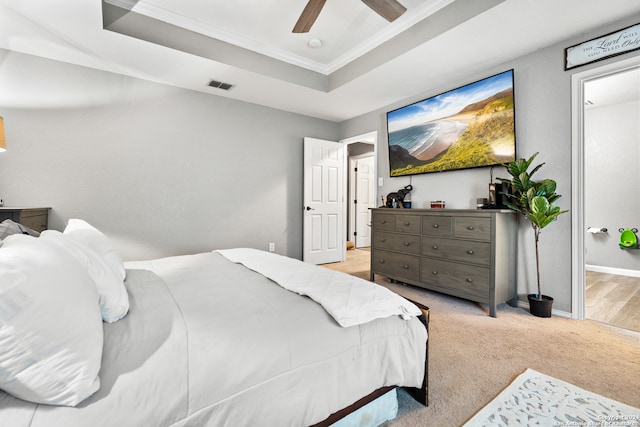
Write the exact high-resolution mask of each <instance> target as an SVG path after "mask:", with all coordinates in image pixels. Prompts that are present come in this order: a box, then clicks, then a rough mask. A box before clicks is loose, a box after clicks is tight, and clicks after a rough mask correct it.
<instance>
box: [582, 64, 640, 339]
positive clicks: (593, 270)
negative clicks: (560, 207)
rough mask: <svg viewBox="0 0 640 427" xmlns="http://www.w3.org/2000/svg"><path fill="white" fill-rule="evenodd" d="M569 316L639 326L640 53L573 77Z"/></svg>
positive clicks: (628, 327)
mask: <svg viewBox="0 0 640 427" xmlns="http://www.w3.org/2000/svg"><path fill="white" fill-rule="evenodd" d="M572 92H573V93H572V98H573V99H572V102H573V103H572V109H573V141H572V144H573V147H572V149H573V177H572V178H573V199H572V208H573V209H572V212H573V213H572V215H573V227H574V228H573V230H572V235H573V244H574V247H575V248H576V249H577V250H575V251H574V259H573V260H572V262H573V265H572V270H573V272H572V273H573V309H572V312H573V317H574V318H577V319H585V318H588V319H593V320H598V321H601V322H605V323H609V324H611V325H615V326H619V327H624V328H627V329H633V330H640V316H639V315H638V314H637V313H638V312H639V311H638V308H639V307H640V250H636V251H633V250H624V249H620V247H619V244H618V243H619V242H618V240H619V236H620V233H619V231H618V230H619V229H620V228H633V227H636V228H637V227H640V219H639V217H638V212H640V197H638V196H639V195H640V186H639V185H640V184H639V183H638V181H639V178H640V172H639V171H640V169H639V168H638V164H639V162H640V125H639V124H638V123H639V122H640V121H639V120H638V119H639V118H640V57H636V58H630V59H628V60H625V61H620V62H617V63H613V64H609V65H606V66H603V67H598V68H595V69H592V70H589V71H585V72H582V73H578V74H575V75H573V76H572Z"/></svg>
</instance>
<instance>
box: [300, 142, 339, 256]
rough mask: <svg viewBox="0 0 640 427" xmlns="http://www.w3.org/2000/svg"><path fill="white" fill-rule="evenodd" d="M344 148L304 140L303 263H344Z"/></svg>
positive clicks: (334, 143)
mask: <svg viewBox="0 0 640 427" xmlns="http://www.w3.org/2000/svg"><path fill="white" fill-rule="evenodd" d="M344 161H345V160H344V144H341V143H338V142H333V141H324V140H321V139H314V138H305V139H304V214H303V242H302V259H303V260H304V261H305V262H310V263H312V264H326V263H329V262H340V261H344V256H345V251H346V247H345V241H346V236H345V233H344V168H345V166H344Z"/></svg>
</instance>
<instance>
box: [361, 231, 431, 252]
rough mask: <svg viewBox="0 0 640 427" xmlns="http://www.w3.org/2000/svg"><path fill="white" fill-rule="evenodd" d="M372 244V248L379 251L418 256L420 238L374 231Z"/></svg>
mask: <svg viewBox="0 0 640 427" xmlns="http://www.w3.org/2000/svg"><path fill="white" fill-rule="evenodd" d="M372 243H373V246H374V247H376V248H380V249H386V250H389V251H397V252H404V253H407V254H412V255H419V254H420V236H414V235H411V234H396V233H391V232H386V231H376V232H375V234H374V238H373V242H372Z"/></svg>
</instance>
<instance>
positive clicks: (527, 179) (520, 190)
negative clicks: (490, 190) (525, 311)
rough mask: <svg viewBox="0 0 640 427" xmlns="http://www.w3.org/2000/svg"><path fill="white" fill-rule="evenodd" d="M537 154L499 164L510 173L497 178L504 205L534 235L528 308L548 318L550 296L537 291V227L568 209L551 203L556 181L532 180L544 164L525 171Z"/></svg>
mask: <svg viewBox="0 0 640 427" xmlns="http://www.w3.org/2000/svg"><path fill="white" fill-rule="evenodd" d="M537 155H538V153H535V154H534V155H533V156H531V157H530V158H529V159H518V160H515V161H513V162H510V163H505V164H503V166H504V167H505V168H506V169H507V172H509V175H511V179H505V178H498V179H499V180H500V181H502V182H503V183H506V184H507V186H506V187H507V188H508V189H509V190H507V191H505V192H503V193H502V194H504V195H505V196H506V200H505V201H504V204H505V205H506V206H507V207H509V208H510V209H512V210H514V211H517V212H520V213H521V214H522V215H524V217H525V218H527V219H528V220H529V221H530V222H531V226H532V227H533V233H534V235H535V244H536V272H537V279H538V293H537V294H529V295H527V297H528V300H529V309H530V311H531V314H533V315H534V316H538V317H551V306H552V304H553V298H552V297H550V296H547V295H542V292H541V290H540V252H539V245H538V243H539V241H540V232H541V230H542V229H543V228H545V227H546V226H548V225H549V224H551V223H552V222H553V221H555V219H556V218H557V217H558V216H559V215H561V214H563V213H565V212H568V210H564V211H563V210H560V208H559V207H558V206H557V205H555V204H554V202H555V201H556V200H558V199H559V198H560V195H559V194H556V182H555V181H554V180H552V179H543V180H541V181H534V180H533V179H531V177H532V176H533V174H535V173H536V172H537V171H538V170H539V169H540V168H541V167H542V165H544V163H541V164H539V165H537V166H535V167H533V169H532V170H531V171H529V167H530V166H531V163H533V160H534V159H535V158H536V156H537Z"/></svg>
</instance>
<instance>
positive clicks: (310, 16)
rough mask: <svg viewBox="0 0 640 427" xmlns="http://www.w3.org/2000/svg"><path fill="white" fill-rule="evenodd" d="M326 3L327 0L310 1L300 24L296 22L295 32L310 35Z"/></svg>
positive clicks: (299, 21)
mask: <svg viewBox="0 0 640 427" xmlns="http://www.w3.org/2000/svg"><path fill="white" fill-rule="evenodd" d="M326 1H327V0H309V2H308V3H307V5H306V6H305V7H304V10H303V11H302V14H301V15H300V18H298V22H296V25H295V26H294V27H293V32H294V33H308V32H309V30H310V29H311V26H312V25H313V23H314V22H316V19H317V18H318V15H319V14H320V11H321V10H322V7H323V6H324V4H325V2H326Z"/></svg>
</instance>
